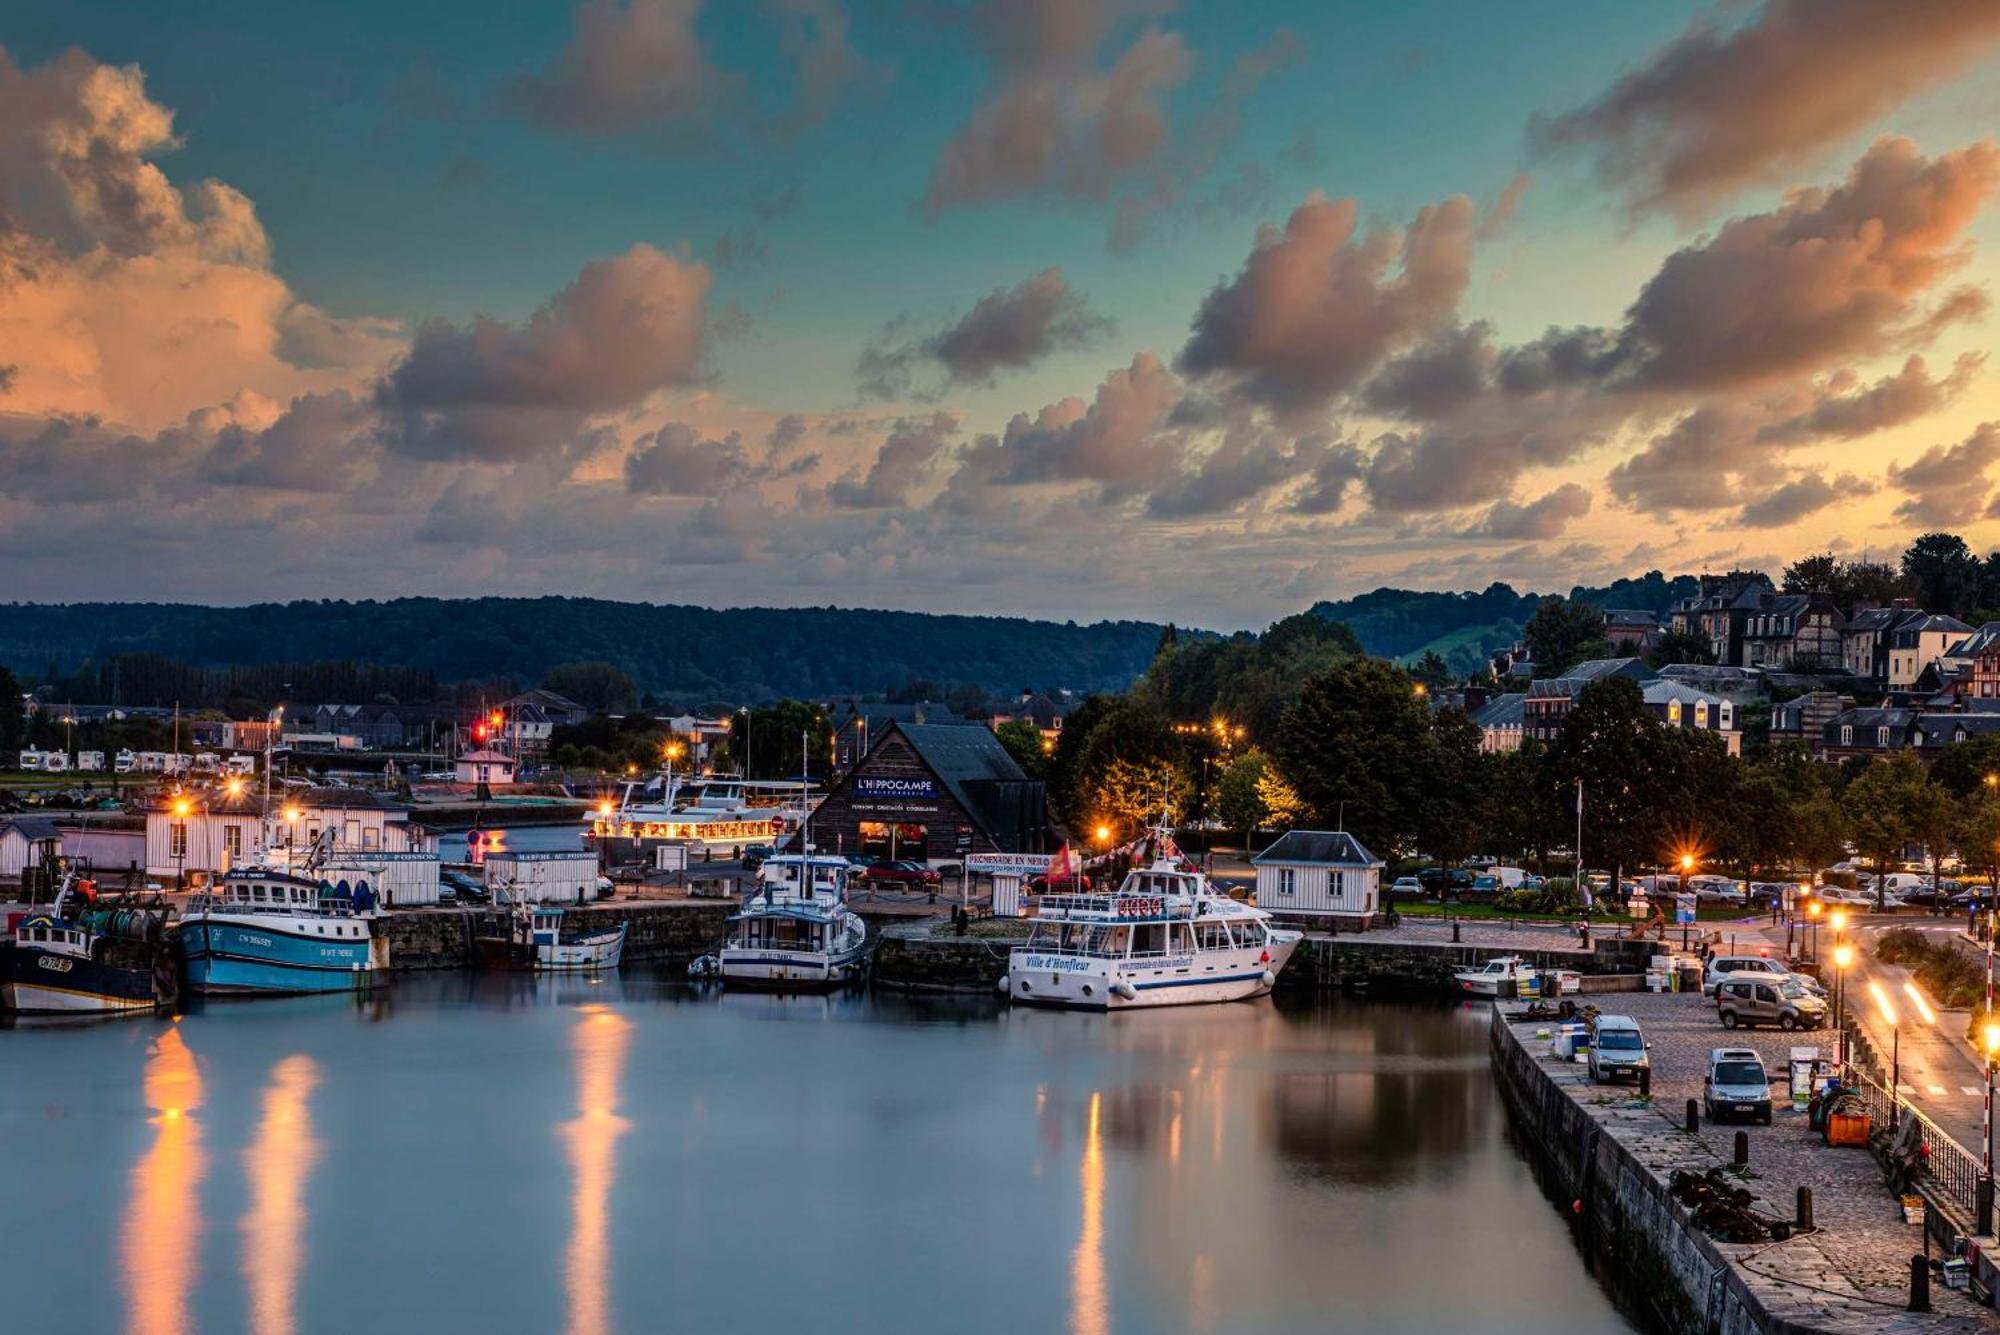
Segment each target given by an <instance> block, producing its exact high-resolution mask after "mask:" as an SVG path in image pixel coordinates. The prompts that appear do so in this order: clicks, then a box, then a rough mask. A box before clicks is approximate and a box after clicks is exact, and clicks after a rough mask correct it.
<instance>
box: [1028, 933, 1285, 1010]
mask: <svg viewBox="0 0 2000 1335" xmlns="http://www.w3.org/2000/svg"><path fill="white" fill-rule="evenodd" d="M1299 939H1300V938H1299V934H1298V933H1296V932H1276V931H1274V932H1272V933H1271V940H1270V942H1269V944H1268V945H1267V946H1265V947H1264V948H1262V949H1250V948H1247V947H1244V948H1239V949H1234V950H1226V951H1225V950H1217V951H1205V952H1202V953H1200V954H1198V955H1192V956H1189V955H1181V956H1170V957H1167V958H1165V959H1162V960H1159V961H1157V962H1153V961H1135V960H1131V959H1099V958H1094V957H1090V956H1076V955H1044V954H1039V953H1037V952H1035V951H1030V950H1014V951H1010V952H1009V953H1008V956H1007V979H1006V983H1007V999H1008V1000H1009V1001H1012V1002H1015V1003H1017V1004H1021V1005H1028V1006H1051V1007H1059V1008H1063V1009H1069V1010H1099V1011H1122V1010H1150V1009H1154V1008H1157V1007H1162V1006H1201V1005H1210V1004H1213V1003H1217V1002H1225V1001H1250V1000H1253V999H1255V998H1257V997H1261V996H1265V995H1267V994H1268V993H1269V992H1270V991H1271V989H1272V987H1274V986H1275V985H1276V983H1277V979H1278V975H1279V973H1281V972H1283V970H1284V967H1285V964H1286V962H1287V961H1289V960H1290V959H1291V957H1292V952H1293V951H1294V950H1296V949H1297V948H1298V944H1299Z"/></svg>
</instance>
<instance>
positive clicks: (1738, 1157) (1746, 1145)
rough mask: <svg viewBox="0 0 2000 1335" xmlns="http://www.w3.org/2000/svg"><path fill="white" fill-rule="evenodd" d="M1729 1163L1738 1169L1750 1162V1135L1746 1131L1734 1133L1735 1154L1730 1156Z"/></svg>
mask: <svg viewBox="0 0 2000 1335" xmlns="http://www.w3.org/2000/svg"><path fill="white" fill-rule="evenodd" d="M1729 1162H1730V1163H1732V1164H1734V1165H1736V1166H1737V1167H1738V1168H1741V1167H1743V1166H1744V1165H1745V1164H1747V1163H1749V1162H1750V1133H1749V1132H1748V1131H1738V1132H1737V1133H1736V1153H1735V1154H1733V1155H1731V1156H1730V1159H1729Z"/></svg>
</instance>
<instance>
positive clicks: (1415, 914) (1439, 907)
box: [1396, 900, 1754, 927]
mask: <svg viewBox="0 0 2000 1335" xmlns="http://www.w3.org/2000/svg"><path fill="white" fill-rule="evenodd" d="M1396 912H1398V913H1400V914H1402V915H1403V916H1404V917H1406V918H1463V919H1465V920H1466V921H1468V922H1470V921H1473V920H1474V919H1481V918H1491V919H1496V920H1505V919H1511V920H1513V921H1515V922H1575V921H1576V915H1575V914H1574V913H1505V912H1502V911H1501V910H1499V909H1497V908H1494V907H1493V906H1492V905H1491V904H1439V903H1437V902H1435V901H1433V900H1426V901H1424V902H1422V903H1419V904H1398V905H1396ZM1753 916H1754V915H1753V914H1751V913H1750V912H1749V911H1748V910H1745V909H1741V908H1730V907H1729V906H1728V905H1724V904H1703V905H1700V906H1698V907H1697V908H1696V909H1695V911H1694V919H1695V921H1696V922H1741V921H1742V920H1743V919H1745V918H1749V917H1753ZM1590 920H1591V921H1592V922H1630V921H1631V918H1630V917H1629V916H1628V915H1627V914H1626V913H1625V912H1624V911H1623V910H1622V909H1621V910H1618V911H1616V912H1614V911H1612V910H1611V909H1608V908H1603V907H1599V908H1597V909H1596V910H1594V911H1593V912H1592V913H1591V915H1590ZM1667 925H1668V926H1669V927H1671V926H1673V924H1672V923H1671V922H1670V923H1668V924H1667Z"/></svg>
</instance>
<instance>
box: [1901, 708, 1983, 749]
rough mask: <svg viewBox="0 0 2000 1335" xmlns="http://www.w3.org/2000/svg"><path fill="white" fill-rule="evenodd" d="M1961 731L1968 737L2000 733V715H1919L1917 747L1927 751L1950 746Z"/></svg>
mask: <svg viewBox="0 0 2000 1335" xmlns="http://www.w3.org/2000/svg"><path fill="white" fill-rule="evenodd" d="M1960 729H1963V730H1964V732H1965V735H1966V736H1967V737H1986V736H1991V735H1992V734H1995V733H2000V714H1988V713H1980V714H1955V713H1954V714H1919V715H1917V745H1918V746H1921V747H1925V748H1927V749H1928V748H1931V747H1945V746H1950V745H1951V744H1952V742H1953V741H1955V740H1956V739H1957V734H1958V732H1959V730H1960Z"/></svg>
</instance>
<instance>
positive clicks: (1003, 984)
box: [1000, 973, 1008, 997]
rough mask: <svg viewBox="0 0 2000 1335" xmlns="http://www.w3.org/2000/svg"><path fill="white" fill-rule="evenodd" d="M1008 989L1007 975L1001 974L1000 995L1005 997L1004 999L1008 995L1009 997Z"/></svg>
mask: <svg viewBox="0 0 2000 1335" xmlns="http://www.w3.org/2000/svg"><path fill="white" fill-rule="evenodd" d="M1007 987H1008V978H1007V975H1006V974H1004V973H1003V974H1001V975H1000V995H1001V996H1003V997H1004V996H1006V995H1007Z"/></svg>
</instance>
